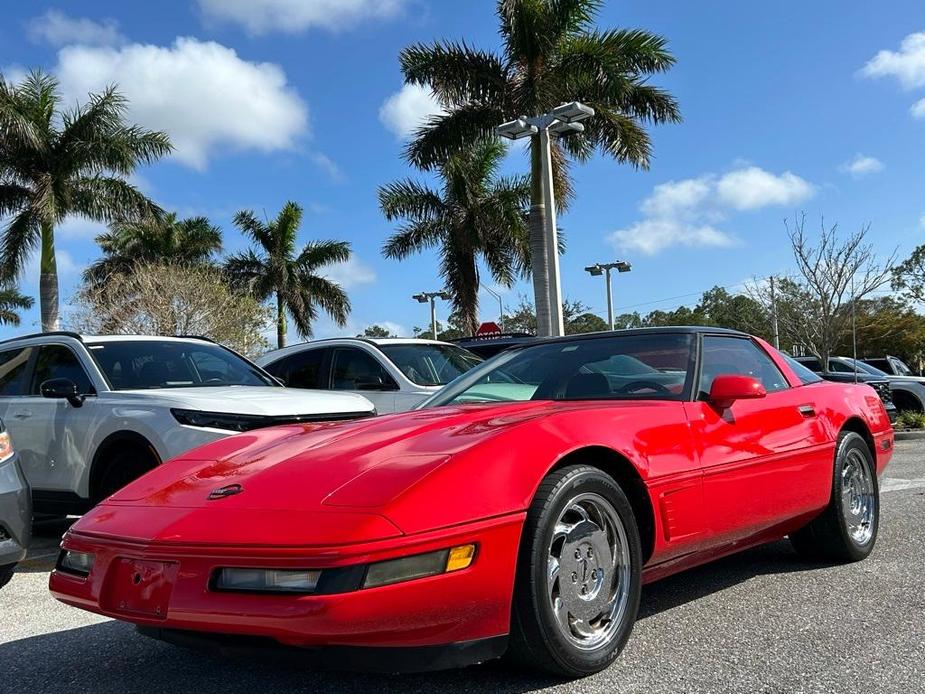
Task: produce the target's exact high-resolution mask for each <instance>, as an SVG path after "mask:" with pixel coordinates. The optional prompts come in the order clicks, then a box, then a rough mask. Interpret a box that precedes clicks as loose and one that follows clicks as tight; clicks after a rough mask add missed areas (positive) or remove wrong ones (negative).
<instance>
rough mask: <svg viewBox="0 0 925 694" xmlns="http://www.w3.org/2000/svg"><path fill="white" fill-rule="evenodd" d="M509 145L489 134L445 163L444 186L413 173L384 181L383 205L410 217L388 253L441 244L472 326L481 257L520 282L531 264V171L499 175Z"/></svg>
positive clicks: (501, 276)
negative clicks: (439, 188)
mask: <svg viewBox="0 0 925 694" xmlns="http://www.w3.org/2000/svg"><path fill="white" fill-rule="evenodd" d="M504 152H505V149H504V145H502V144H501V143H500V142H498V141H497V140H482V141H481V142H479V143H478V144H476V145H475V146H473V147H471V148H469V149H465V150H462V151H459V152H456V153H455V154H453V155H451V156H450V158H449V159H448V160H447V161H446V162H444V163H443V165H441V167H440V169H439V171H440V177H441V178H442V191H440V192H438V191H435V190H433V189H431V188H429V187H428V186H426V185H424V184H421V183H417V182H415V181H412V180H407V179H406V180H402V181H396V182H394V183H391V184H389V185H387V186H383V187H382V188H380V189H379V206H380V207H381V208H382V212H383V214H385V216H386V218H387V219H388V220H389V221H394V220H396V219H404V220H407V222H406V224H405V225H404V226H403V227H402V228H401V229H400V230H399V231H398V233H396V234H395V235H393V236H392V237H391V238H389V240H388V241H387V242H386V243H385V245H384V246H383V249H382V252H383V255H385V256H386V257H387V258H394V259H396V260H403V259H405V258H407V257H408V256H409V255H411V254H412V253H416V252H419V251H422V250H424V249H426V248H430V247H434V246H439V248H440V274H441V275H442V276H443V281H444V283H445V285H444V286H446V288H447V289H448V290H449V292H450V294H451V295H452V297H453V308H454V309H455V310H456V311H457V312H458V314H459V317H460V319H461V321H462V324H463V326H464V328H465V330H468V331H469V333H468V334H470V335H474V334H475V331H476V329H477V328H478V305H479V299H478V291H479V268H478V260H479V258H480V257H481V259H482V260H483V261H484V263H485V265H486V267H487V268H488V271H489V272H490V273H491V276H492V277H493V278H494V280H495V281H496V282H498V283H500V284H503V285H505V286H510V285H511V284H513V282H514V280H515V279H516V276H517V275H518V274H526V273H527V271H528V265H529V249H528V247H527V224H526V214H525V210H526V205H527V201H528V200H529V199H530V182H529V181H528V180H527V177H526V176H517V177H513V178H499V177H498V175H497V174H498V167H499V166H500V164H501V160H502V158H503V157H504Z"/></svg>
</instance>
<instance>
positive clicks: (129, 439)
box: [90, 430, 162, 499]
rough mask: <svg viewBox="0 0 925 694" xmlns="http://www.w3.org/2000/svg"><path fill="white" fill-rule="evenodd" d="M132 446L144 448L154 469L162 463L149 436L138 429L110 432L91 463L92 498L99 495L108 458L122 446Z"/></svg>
mask: <svg viewBox="0 0 925 694" xmlns="http://www.w3.org/2000/svg"><path fill="white" fill-rule="evenodd" d="M123 446H130V447H133V448H137V449H141V450H143V451H144V452H145V453H146V454H147V455H148V456H149V457H150V459H151V461H153V463H154V464H153V465H152V466H151V467H152V469H153V468H155V467H157V466H158V465H160V464H161V462H162V461H161V457H160V455H158V452H157V449H156V448H155V447H154V444H152V443H151V442H150V441H149V440H148V439H147V438H145V437H144V436H142V435H141V434H139V433H138V432H136V431H127V430H126V431H116V432H114V433H112V434H109V436H107V437H106V438H105V439H103V441H102V443H100V445H99V446H98V447H97V449H96V453H94V454H93V462H92V463H91V464H90V498H91V499H95V498H97V496H98V492H99V485H100V483H101V481H102V480H103V477H104V476H105V474H106V472H107V470H108V465H109V463H108V459H109V457H110V456H111V455H112V453H113V452H114V451H115V450H118V449H119V448H120V447H123Z"/></svg>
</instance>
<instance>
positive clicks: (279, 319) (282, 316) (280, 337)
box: [276, 292, 286, 349]
mask: <svg viewBox="0 0 925 694" xmlns="http://www.w3.org/2000/svg"><path fill="white" fill-rule="evenodd" d="M285 346H286V304H285V302H284V301H283V297H282V294H280V293H279V292H276V347H277V349H282V348H283V347H285Z"/></svg>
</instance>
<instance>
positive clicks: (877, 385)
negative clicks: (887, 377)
mask: <svg viewBox="0 0 925 694" xmlns="http://www.w3.org/2000/svg"><path fill="white" fill-rule="evenodd" d="M867 385H869V386H870V387H871V388H873V389H874V390H876V391H877V395H879V396H880V399H881V400H883V402H885V403H890V404H892V402H893V393H892V392H891V391H890V383H889V381H868V382H867Z"/></svg>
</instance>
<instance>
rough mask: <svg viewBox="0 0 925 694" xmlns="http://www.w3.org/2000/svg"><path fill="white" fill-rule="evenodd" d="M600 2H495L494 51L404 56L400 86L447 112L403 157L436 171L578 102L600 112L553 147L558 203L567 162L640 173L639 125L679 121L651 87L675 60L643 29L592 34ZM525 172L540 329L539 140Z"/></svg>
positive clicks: (544, 311)
mask: <svg viewBox="0 0 925 694" xmlns="http://www.w3.org/2000/svg"><path fill="white" fill-rule="evenodd" d="M602 5H603V2H602V0H498V5H497V14H498V17H499V19H500V24H501V26H500V33H501V39H502V43H503V50H502V52H501V53H500V54H495V53H492V52H488V51H480V50H476V49H474V48H472V47H471V46H469V45H467V44H466V43H464V42H463V43H455V42H448V41H445V42H437V43H433V44H429V45H428V44H415V45H412V46H409V47H408V48H406V49H405V50H403V51H402V53H401V56H400V60H401V69H402V72H403V74H404V77H405V81H406V82H407V83H409V84H417V85H423V86H427V87H429V88H430V89H432V90H433V93H434V94H435V95H436V97H437V98H438V100H439V101H440V102H441V104H442V105H443V107H444V109H445V111H446V113H445V114H444V115H438V116H435V117H433V118H431V119H430V121H429V122H428V123H427V124H426V125H425V126H424V127H422V128H421V129H420V130H419V131H418V132H417V133H416V136H415V139H414V140H413V141H412V142H411V143H409V145H408V147H407V150H406V153H405V154H406V157H407V159H408V160H409V161H410V162H412V163H413V164H415V165H417V166H419V167H421V168H425V169H432V168H438V167H439V166H440V165H441V163H442V162H444V161H446V160H447V158H448V156H449V155H450V154H451V153H452V152H454V151H457V150H459V149H462V148H464V147H466V146H467V145H469V144H471V143H472V142H474V141H476V140H478V139H481V138H484V137H486V136H488V135H490V134H491V133H492V132H493V129H494V128H495V127H496V126H497V125H499V124H501V123H502V122H505V121H508V120H513V119H515V118H518V117H520V116H522V115H528V116H533V115H539V114H542V113H546V112H548V111H549V110H550V109H552V108H554V107H556V106H558V105H559V104H562V103H564V102H569V101H574V100H580V101H582V102H584V103H586V104H588V105H589V106H592V107H593V108H594V109H595V111H596V115H595V117H594V118H592V119H589V120H587V121H585V123H584V125H585V132H584V134H582V135H572V136H570V137H568V138H564V139H561V140H558V141H557V142H556V143H554V147H553V164H554V169H555V175H556V183H555V188H556V195H557V200H558V202H559V204H560V206H563V207H564V206H566V205H567V204H568V202H569V199H570V198H571V196H572V187H571V183H570V181H569V176H568V157H571V158H572V159H574V160H576V161H579V162H583V161H586V160H587V159H588V158H590V157H591V156H592V155H593V154H594V152H595V150H601V151H603V152H605V153H607V154H609V155H610V156H612V157H614V158H615V159H616V160H617V161H618V162H621V163H622V162H626V163H629V164H632V165H633V166H636V167H640V168H646V167H647V166H648V165H649V158H650V156H651V143H650V141H649V137H648V135H647V133H646V130H645V128H644V126H645V125H646V124H650V123H652V124H654V123H663V122H678V121H680V112H679V110H678V105H677V103H676V101H675V99H674V98H673V97H672V96H671V95H670V94H668V93H667V92H665V91H663V90H661V89H659V88H657V87H655V86H653V85H651V84H649V83H648V81H649V78H650V76H651V75H652V74H654V73H659V72H664V71H666V70H668V69H669V68H670V67H671V66H672V65H673V64H674V62H675V61H674V57H673V56H672V55H671V54H670V53H669V52H668V50H667V47H666V46H667V44H666V41H665V39H663V38H662V37H660V36H657V35H655V34H651V33H649V32H647V31H642V30H624V29H609V30H598V29H595V28H594V26H593V25H594V20H595V17H596V15H597V12H598V10H599V9H600V7H601V6H602ZM530 174H531V181H532V189H531V195H530V199H531V200H530V201H531V208H530V226H529V228H530V248H531V250H532V254H531V256H532V258H531V263H532V268H533V273H532V274H533V287H534V292H535V294H536V306H537V312H538V313H539V317H540V324H541V325H545V324H547V322H548V316H549V300H548V297H549V292H548V283H549V273H548V249H547V248H546V242H545V238H544V235H543V224H544V220H545V214H546V212H545V208H544V207H543V200H542V191H541V188H540V181H541V171H540V149H539V143H538V141H537V138H532V141H531V145H530Z"/></svg>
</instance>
